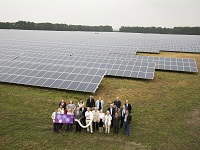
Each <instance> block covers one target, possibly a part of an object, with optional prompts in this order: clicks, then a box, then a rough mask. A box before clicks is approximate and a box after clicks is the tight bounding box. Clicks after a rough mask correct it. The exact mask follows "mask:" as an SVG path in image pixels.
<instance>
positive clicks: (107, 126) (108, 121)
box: [105, 111, 112, 134]
mask: <svg viewBox="0 0 200 150" xmlns="http://www.w3.org/2000/svg"><path fill="white" fill-rule="evenodd" d="M111 121H112V117H111V115H110V112H109V111H107V112H106V115H105V130H106V131H105V133H108V134H109V133H110V125H111Z"/></svg>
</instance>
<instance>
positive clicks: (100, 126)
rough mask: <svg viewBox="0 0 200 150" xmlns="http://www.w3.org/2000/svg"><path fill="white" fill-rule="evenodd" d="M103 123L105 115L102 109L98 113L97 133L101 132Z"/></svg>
mask: <svg viewBox="0 0 200 150" xmlns="http://www.w3.org/2000/svg"><path fill="white" fill-rule="evenodd" d="M104 121H105V114H104V113H103V109H101V110H100V112H99V132H103V126H104Z"/></svg>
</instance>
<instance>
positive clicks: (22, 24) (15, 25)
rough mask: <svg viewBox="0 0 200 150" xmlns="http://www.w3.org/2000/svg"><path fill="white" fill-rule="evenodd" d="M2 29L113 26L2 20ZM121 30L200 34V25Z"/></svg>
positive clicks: (98, 29)
mask: <svg viewBox="0 0 200 150" xmlns="http://www.w3.org/2000/svg"><path fill="white" fill-rule="evenodd" d="M0 29H21V30H53V31H96V32H113V28H112V26H108V25H106V26H102V25H100V26H86V25H68V24H59V23H54V24H53V23H48V22H47V23H34V22H29V21H18V22H0ZM119 32H132V33H157V34H188V35H200V27H174V28H162V27H139V26H133V27H127V26H121V27H120V28H119Z"/></svg>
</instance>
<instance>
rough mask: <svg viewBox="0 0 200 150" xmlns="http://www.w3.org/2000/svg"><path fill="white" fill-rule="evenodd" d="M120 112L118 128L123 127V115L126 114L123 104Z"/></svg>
mask: <svg viewBox="0 0 200 150" xmlns="http://www.w3.org/2000/svg"><path fill="white" fill-rule="evenodd" d="M120 113H121V124H120V128H122V127H123V123H124V116H125V114H126V108H125V105H123V106H122V109H121V111H120Z"/></svg>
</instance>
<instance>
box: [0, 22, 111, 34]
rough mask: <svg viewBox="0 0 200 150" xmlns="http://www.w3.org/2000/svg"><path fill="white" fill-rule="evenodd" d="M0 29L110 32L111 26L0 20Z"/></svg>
mask: <svg viewBox="0 0 200 150" xmlns="http://www.w3.org/2000/svg"><path fill="white" fill-rule="evenodd" d="M0 29H21V30H53V31H97V32H112V31H113V28H112V26H102V25H101V26H85V25H67V24H59V23H55V24H53V23H34V22H29V21H18V22H14V23H11V22H0Z"/></svg>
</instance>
